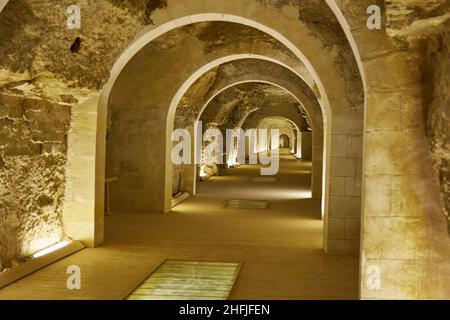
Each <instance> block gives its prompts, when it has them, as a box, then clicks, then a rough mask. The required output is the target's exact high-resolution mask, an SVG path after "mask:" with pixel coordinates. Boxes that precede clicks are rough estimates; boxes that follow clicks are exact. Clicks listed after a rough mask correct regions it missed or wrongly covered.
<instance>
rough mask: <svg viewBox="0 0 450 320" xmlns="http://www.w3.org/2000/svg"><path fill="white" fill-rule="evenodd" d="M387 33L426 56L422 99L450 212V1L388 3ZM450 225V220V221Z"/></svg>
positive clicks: (445, 206)
mask: <svg viewBox="0 0 450 320" xmlns="http://www.w3.org/2000/svg"><path fill="white" fill-rule="evenodd" d="M386 16H387V32H388V34H389V35H390V36H391V37H393V38H394V39H395V40H396V43H397V45H398V46H399V47H400V48H401V49H402V50H404V51H409V52H415V53H416V54H418V55H419V56H421V57H422V66H421V72H422V99H423V112H424V115H425V119H426V122H427V123H426V128H427V135H428V138H429V141H430V151H431V154H432V157H433V160H434V163H435V166H436V169H437V170H438V171H439V177H440V184H441V192H442V199H443V210H444V213H445V214H446V215H447V216H448V215H449V213H450V94H449V88H450V1H448V0H431V1H419V0H410V1H402V0H389V1H386ZM449 222H450V220H449Z"/></svg>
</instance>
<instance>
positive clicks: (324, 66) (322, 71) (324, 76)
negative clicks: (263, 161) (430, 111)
mask: <svg viewBox="0 0 450 320" xmlns="http://www.w3.org/2000/svg"><path fill="white" fill-rule="evenodd" d="M213 2H214V5H216V6H219V7H222V6H223V3H222V4H219V3H217V2H216V1H211V2H208V3H206V4H205V6H206V7H210V5H211V4H213ZM227 3H228V2H227ZM239 3H240V4H241V2H239ZM192 4H193V8H196V7H197V6H196V5H195V4H194V3H192ZM227 6H228V5H227ZM238 6H239V7H240V6H241V5H238ZM228 9H229V10H231V11H233V10H235V9H233V8H232V7H229V8H228ZM259 9H261V10H263V11H264V12H265V13H264V14H262V16H264V19H261V17H260V19H259V20H263V22H264V24H267V25H269V26H270V25H272V24H273V20H274V19H272V18H271V17H272V15H271V14H270V13H271V11H270V10H265V9H264V8H262V7H260V8H259ZM202 10H204V8H203V9H202ZM229 10H227V8H224V12H227V11H229ZM256 11H259V10H256ZM244 12H245V13H247V14H249V15H250V16H251V15H252V12H253V11H250V12H247V11H246V10H244ZM156 18H157V19H159V18H161V17H160V16H158V15H155V19H156ZM166 18H167V17H166ZM172 18H173V16H172ZM237 18H238V19H237ZM254 18H255V21H257V20H258V19H256V17H254ZM181 19H182V20H183V21H185V23H192V22H193V21H194V22H195V21H204V20H205V19H217V20H222V21H223V20H224V19H229V20H231V21H232V20H233V19H237V20H236V21H237V22H239V23H249V24H251V25H253V26H256V27H258V28H260V29H262V30H264V32H268V33H269V34H272V35H275V36H276V37H277V38H278V40H280V39H281V40H282V43H284V44H285V45H286V46H287V47H288V48H290V49H291V50H292V51H293V52H294V53H295V54H296V55H297V56H298V57H299V58H301V59H302V61H303V62H304V64H305V65H306V66H307V67H308V69H309V71H310V72H311V73H312V74H313V77H314V80H315V84H316V85H317V87H318V88H319V91H320V96H321V101H322V104H323V105H324V109H325V110H326V111H327V112H328V114H329V115H330V116H329V118H330V120H329V121H326V122H325V124H326V134H325V138H326V140H327V141H328V142H327V143H329V140H330V134H331V122H333V123H334V126H333V127H334V128H337V129H338V131H337V132H338V133H341V132H340V131H339V130H344V131H345V129H346V128H348V127H349V126H348V123H347V122H355V124H354V125H352V128H353V130H356V131H358V128H359V127H360V125H358V124H357V123H358V122H359V121H360V120H361V117H352V116H348V115H347V114H339V111H338V110H339V109H341V110H344V109H345V104H342V103H337V101H338V100H342V99H341V95H340V94H338V92H339V90H340V88H339V86H338V85H336V81H332V79H330V77H329V74H330V70H333V69H334V68H335V66H334V62H333V58H332V56H331V55H329V54H328V53H324V56H322V57H321V58H320V63H319V58H318V57H316V56H315V54H314V53H315V52H316V51H315V49H318V47H319V46H320V45H319V41H318V40H317V39H314V38H313V37H311V36H308V35H307V32H306V31H304V33H305V37H306V39H307V40H308V41H305V39H302V41H301V42H302V43H300V42H299V40H298V39H295V37H293V30H290V31H289V30H284V31H287V33H288V34H290V40H291V41H290V40H287V37H286V34H284V36H281V34H279V33H277V32H276V31H274V30H275V29H277V28H276V26H274V28H270V27H265V26H264V24H260V23H256V22H252V23H250V22H249V21H252V20H250V19H247V18H242V17H237V16H232V15H227V14H220V15H216V14H204V15H194V16H189V17H188V18H181ZM196 19H197V20H196ZM199 19H200V20H199ZM202 19H203V20H202ZM291 19H292V17H291V18H290V19H287V20H291ZM155 21H156V20H155ZM177 23H178V24H179V23H180V21H179V20H177ZM296 23H297V25H296V26H295V28H296V27H298V28H300V30H304V28H305V27H304V26H303V25H302V24H300V23H299V22H298V21H296ZM276 24H278V22H277V23H276ZM171 25H172V27H174V28H175V26H176V24H173V21H172V22H171ZM278 27H280V26H278ZM284 27H286V25H285V26H284ZM166 28H167V26H166ZM295 28H293V29H295ZM163 29H164V28H163ZM280 29H283V28H281V27H280ZM153 31H154V30H153ZM297 31H298V30H297ZM159 32H162V33H163V32H164V31H162V30H159ZM150 33H152V31H150ZM302 33H303V31H302ZM152 36H155V33H153V35H152ZM143 37H144V38H145V36H143ZM147 40H148V39H147ZM147 40H142V39H141V40H138V41H136V42H135V43H133V45H132V46H131V48H134V49H132V50H136V49H137V48H138V47H139V45H142V41H144V42H145V41H147ZM295 42H297V44H298V45H299V46H298V47H302V48H303V46H304V47H305V48H306V47H307V49H306V50H307V51H308V54H307V56H308V58H309V60H307V59H306V55H305V54H303V53H302V52H300V50H299V49H298V48H297V47H296V46H295ZM305 42H306V43H309V44H311V45H310V46H308V45H306V46H305ZM145 43H146V42H145ZM136 51H137V50H136ZM126 55H127V54H125V56H126ZM128 55H129V53H128ZM128 58H130V57H128ZM124 59H125V60H123V59H122V58H121V59H120V60H119V62H118V63H117V64H116V66H115V68H114V70H113V72H112V77H111V81H110V82H109V83H108V85H106V86H105V90H104V92H103V94H102V97H101V102H100V107H99V125H98V127H99V128H102V127H104V123H105V122H106V109H105V106H106V101H107V99H108V96H109V92H110V91H111V88H112V84H113V83H114V82H115V79H116V78H117V77H118V70H119V71H120V70H121V68H123V66H124V65H125V64H126V62H125V61H126V59H127V58H124ZM310 61H313V62H310ZM313 65H314V67H315V69H314V68H312V66H313ZM121 66H122V67H121ZM319 75H320V77H319ZM334 80H335V79H334ZM324 81H325V83H328V85H327V87H328V90H325V87H326V86H325V85H324V84H323V82H324ZM332 82H333V84H332ZM329 96H330V97H332V98H333V99H332V100H331V101H334V102H336V104H334V103H333V106H334V107H335V108H336V111H337V118H336V119H335V120H331V119H332V118H331V109H330V103H329V101H330V99H329ZM343 107H344V109H342V108H343ZM169 114H170V112H169ZM327 118H328V117H327ZM166 129H168V127H167V128H166ZM342 133H343V134H344V135H345V134H347V132H342ZM102 136H104V135H103V134H102V133H101V132H99V135H98V138H100V140H101V138H102ZM166 147H167V146H166ZM97 148H98V152H97V154H99V155H102V154H104V151H103V152H102V149H104V146H102V145H101V143H98V144H97ZM167 151H168V150H166V154H167ZM335 166H336V167H338V166H340V164H336V165H335ZM101 169H102V163H101V161H98V162H97V175H98V177H99V179H98V181H97V183H96V186H97V187H98V186H99V185H102V184H103V179H102V176H101V172H102V170H101ZM352 174H353V175H355V173H354V172H353V173H352ZM356 175H357V173H356ZM327 185H328V182H327V181H325V190H327ZM166 189H167V188H166ZM98 190H100V189H99V188H98ZM97 196H98V197H99V198H100V199H101V198H102V193H101V191H100V192H99V193H98V194H97ZM326 199H327V198H326ZM357 201H358V200H357V199H355V202H357ZM97 202H99V201H97ZM335 206H337V207H339V206H340V205H339V202H338V201H337V202H336V203H335ZM99 208H100V209H102V204H99V205H98V206H97V209H99ZM324 208H325V211H327V208H328V204H327V203H325V204H324ZM101 211H103V210H101ZM352 211H355V212H357V211H358V205H356V206H355V208H353V209H352ZM97 212H98V210H97ZM352 215H354V213H353V212H352ZM346 218H348V219H352V218H351V217H346ZM334 240H336V241H334ZM356 243H357V240H356V239H346V240H345V241H344V242H342V239H333V244H332V245H331V247H329V246H328V243H327V244H326V248H327V249H330V251H352V250H354V248H355V246H354V245H353V244H355V245H356Z"/></svg>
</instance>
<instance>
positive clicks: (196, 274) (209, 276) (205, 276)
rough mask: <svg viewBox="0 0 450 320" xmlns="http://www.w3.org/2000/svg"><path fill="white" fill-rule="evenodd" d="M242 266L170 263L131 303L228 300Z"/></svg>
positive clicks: (146, 282)
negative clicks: (141, 301) (140, 301)
mask: <svg viewBox="0 0 450 320" xmlns="http://www.w3.org/2000/svg"><path fill="white" fill-rule="evenodd" d="M240 268H241V263H227V262H202V261H182V260H166V261H164V262H163V263H162V264H161V265H160V266H159V267H158V268H157V269H156V270H155V271H154V272H152V273H151V274H150V275H149V276H148V277H147V278H146V279H145V280H144V281H143V282H142V283H141V284H140V285H139V286H138V287H137V288H136V289H135V290H134V291H133V292H131V294H129V295H128V297H127V300H226V299H228V297H229V295H230V292H231V290H232V288H233V286H234V283H235V281H236V279H237V276H238V274H239V270H240Z"/></svg>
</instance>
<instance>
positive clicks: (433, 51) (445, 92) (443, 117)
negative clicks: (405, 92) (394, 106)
mask: <svg viewBox="0 0 450 320" xmlns="http://www.w3.org/2000/svg"><path fill="white" fill-rule="evenodd" d="M448 25H449V27H448V28H447V29H446V31H445V32H442V33H439V34H437V35H436V36H434V37H433V39H431V41H430V42H429V43H428V44H427V47H426V56H425V63H424V82H423V86H424V99H425V106H426V113H427V115H428V123H427V130H428V136H429V139H430V142H431V152H432V155H433V159H434V161H435V164H436V167H437V169H438V170H439V173H440V175H439V176H440V183H441V190H442V198H443V200H444V211H445V213H446V214H447V216H450V92H449V88H450V24H448ZM430 80H431V81H430ZM449 223H450V220H449Z"/></svg>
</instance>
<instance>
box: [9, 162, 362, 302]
mask: <svg viewBox="0 0 450 320" xmlns="http://www.w3.org/2000/svg"><path fill="white" fill-rule="evenodd" d="M310 168H311V164H310V163H302V162H299V161H297V160H295V159H294V158H293V157H291V156H283V159H282V161H281V169H280V173H279V175H278V179H277V180H276V181H275V182H265V183H264V182H252V181H251V180H252V179H253V178H254V177H256V176H258V175H259V168H258V167H257V166H241V167H240V168H234V169H228V170H226V171H225V172H224V175H223V176H220V177H213V178H212V179H210V180H208V181H206V182H200V183H199V185H198V191H199V192H198V195H197V196H196V197H192V198H190V199H188V200H186V201H185V202H183V203H182V204H180V205H179V206H177V207H176V208H174V210H173V212H172V213H170V214H166V215H162V214H133V213H123V214H117V215H114V216H109V217H106V221H105V224H106V226H105V232H106V233H105V237H106V239H105V243H104V245H102V246H101V247H99V248H95V249H84V250H82V251H80V252H78V253H76V254H74V255H72V256H70V257H67V258H66V259H64V260H62V261H59V262H57V263H54V264H53V265H51V266H48V267H47V268H45V269H43V270H40V271H38V272H35V273H34V274H32V275H30V276H28V277H27V278H24V279H22V280H20V281H18V282H16V283H14V284H12V285H10V286H8V287H6V288H4V289H2V290H0V300H1V299H124V298H125V297H126V296H127V295H128V294H129V293H130V292H131V291H132V290H133V289H135V288H136V287H137V285H138V284H139V283H140V282H141V281H143V280H144V279H145V278H146V277H147V276H148V275H149V273H151V272H152V271H153V270H154V269H155V268H157V267H158V266H159V265H160V264H161V263H162V262H163V261H164V260H166V259H185V260H191V261H217V262H236V263H242V267H241V271H240V273H239V275H238V278H237V281H236V284H235V286H234V288H233V290H232V292H231V296H230V298H231V299H356V298H357V287H358V259H357V257H346V256H328V255H325V254H324V253H323V251H322V241H323V237H322V232H323V226H322V224H323V223H322V221H321V220H320V219H319V208H320V203H319V202H318V201H313V200H311V199H308V197H309V196H310V191H309V187H310V186H309V180H310ZM233 199H252V200H258V199H259V200H268V201H269V206H268V208H267V209H266V210H261V209H260V210H256V209H235V208H224V204H225V201H226V200H233ZM70 265H78V266H80V268H81V273H82V274H81V277H82V289H81V290H68V289H67V288H66V280H67V274H66V268H67V267H68V266H70Z"/></svg>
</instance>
